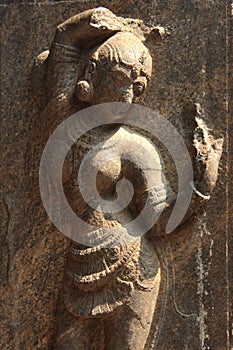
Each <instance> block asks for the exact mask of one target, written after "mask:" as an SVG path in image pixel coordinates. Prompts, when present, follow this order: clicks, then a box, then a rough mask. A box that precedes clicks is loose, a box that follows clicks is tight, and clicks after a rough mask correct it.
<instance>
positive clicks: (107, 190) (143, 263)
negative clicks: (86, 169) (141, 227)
mask: <svg viewBox="0 0 233 350" xmlns="http://www.w3.org/2000/svg"><path fill="white" fill-rule="evenodd" d="M125 143H126V144H127V145H128V146H127V148H128V150H129V149H130V148H132V151H129V153H130V152H131V153H132V155H128V157H131V158H132V163H134V162H135V160H133V157H134V155H133V154H134V148H135V147H136V149H137V146H138V145H139V144H140V145H143V148H144V149H145V150H147V152H148V154H150V156H152V158H153V161H155V160H156V164H154V166H155V170H154V171H155V172H158V169H156V167H157V168H158V167H159V169H160V168H161V167H160V158H159V155H158V152H157V150H156V149H155V147H154V146H153V145H152V144H151V143H150V142H149V141H148V140H147V139H146V138H144V137H143V136H140V135H139V134H137V133H136V132H131V131H130V130H129V129H127V128H126V127H120V128H119V129H115V130H111V129H109V130H108V129H106V130H104V132H103V133H102V137H100V131H98V130H97V131H91V132H90V133H89V134H86V135H84V136H83V137H82V138H81V139H80V140H79V142H78V143H77V144H75V146H74V147H73V149H72V151H71V152H70V154H69V155H68V157H67V160H66V164H65V167H64V188H65V192H66V196H67V199H68V201H69V202H70V204H71V206H72V208H73V209H74V210H75V211H76V212H77V214H78V215H79V216H80V217H81V218H82V219H83V220H85V221H86V222H88V223H89V224H91V225H96V226H101V227H104V228H108V229H109V231H111V232H112V238H113V239H114V235H116V234H119V233H121V232H124V227H123V225H124V224H126V223H127V222H129V221H132V220H133V218H134V217H136V216H137V215H138V208H137V206H136V207H135V205H134V203H131V205H130V206H129V207H128V208H127V209H125V210H122V211H121V212H118V213H113V214H107V215H106V214H104V213H102V212H98V211H96V210H94V209H91V208H90V207H89V206H88V205H87V204H86V203H85V202H84V200H83V199H82V196H81V193H80V190H79V185H78V181H77V179H78V169H79V166H80V164H81V162H82V160H83V157H84V156H85V155H86V154H87V152H89V151H90V150H91V149H93V147H95V146H96V145H98V146H97V148H96V149H97V152H96V154H97V155H96V157H95V158H94V160H93V164H92V165H93V167H97V168H98V170H99V172H98V176H97V188H98V191H99V192H100V194H101V195H102V196H105V198H107V199H112V198H114V194H115V186H116V183H117V182H118V180H119V179H121V178H122V177H124V176H125V174H123V173H122V172H123V171H122V169H123V161H124V159H123V158H124V155H123V154H122V151H121V150H122V149H125V146H126V145H125ZM122 146H123V147H122ZM106 152H107V153H108V155H111V157H109V158H112V159H111V160H109V161H104V160H105V159H106ZM148 154H147V155H146V154H145V156H144V157H147V156H148ZM139 158H140V157H139ZM139 158H138V159H137V160H136V162H138V163H139V164H138V165H139V166H140V162H142V161H144V159H139ZM141 158H142V157H141ZM128 163H129V167H128V168H127V169H128V170H126V172H127V171H129V172H132V173H131V174H129V175H127V174H126V175H127V176H128V177H129V178H130V179H131V178H132V179H134V176H136V177H137V176H138V175H137V174H136V171H135V174H134V173H133V171H132V170H133V168H132V169H131V168H130V166H131V165H130V161H129V162H128ZM87 176H88V175H87ZM159 178H160V177H159ZM131 181H133V180H131ZM135 181H137V183H136V185H137V191H139V192H140V191H141V193H142V194H143V193H144V192H145V189H144V187H143V186H144V185H143V184H142V186H141V189H140V186H138V183H140V181H139V182H138V179H137V180H136V178H135ZM162 185H163V184H162V183H158V184H157V188H158V189H159V188H160V187H161V188H162ZM158 193H159V191H158ZM141 197H142V196H141ZM160 198H161V201H164V199H165V198H166V192H165V190H164V189H162V191H161V196H160ZM140 200H141V202H142V198H141V199H140ZM77 229H78V228H77ZM112 238H111V239H112ZM158 279H159V266H158V259H157V257H156V253H155V250H154V248H153V247H152V244H151V243H150V241H149V240H148V239H147V238H146V237H141V238H140V237H139V238H136V239H134V240H132V241H131V242H128V243H127V244H125V245H120V246H119V245H114V246H113V247H111V248H101V247H90V248H87V247H84V246H81V245H79V244H78V243H75V242H73V241H72V243H71V246H70V250H69V256H68V264H67V268H66V277H65V284H64V304H65V306H66V308H67V309H68V310H69V311H71V312H72V313H73V314H76V315H97V314H104V313H109V312H111V311H113V310H114V309H116V308H117V307H118V306H120V305H122V304H123V303H125V302H126V301H127V300H129V298H130V297H131V296H132V294H133V292H134V290H135V289H140V290H143V291H145V292H146V291H149V290H151V289H152V288H153V286H154V285H155V283H156V282H158V281H157V280H158Z"/></svg>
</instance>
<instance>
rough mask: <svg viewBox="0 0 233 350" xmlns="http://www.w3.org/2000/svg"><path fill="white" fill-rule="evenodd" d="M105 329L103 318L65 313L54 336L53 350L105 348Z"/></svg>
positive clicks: (93, 349) (100, 349) (97, 349)
mask: <svg viewBox="0 0 233 350" xmlns="http://www.w3.org/2000/svg"><path fill="white" fill-rule="evenodd" d="M103 349H104V329H103V324H102V321H101V319H99V318H93V317H83V316H80V317H74V316H72V315H71V314H69V313H68V312H65V313H64V314H63V317H62V319H61V320H60V324H59V327H58V330H57V334H56V335H55V338H54V345H53V350H103Z"/></svg>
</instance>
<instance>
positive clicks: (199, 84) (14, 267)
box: [0, 0, 233, 350]
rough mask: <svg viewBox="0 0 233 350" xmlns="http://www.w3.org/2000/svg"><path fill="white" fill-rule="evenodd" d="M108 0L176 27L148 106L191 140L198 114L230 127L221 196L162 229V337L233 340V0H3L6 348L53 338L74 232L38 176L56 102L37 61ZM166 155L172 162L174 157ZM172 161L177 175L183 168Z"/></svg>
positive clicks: (163, 48) (215, 125) (160, 345)
mask: <svg viewBox="0 0 233 350" xmlns="http://www.w3.org/2000/svg"><path fill="white" fill-rule="evenodd" d="M97 6H106V7H107V8H108V9H110V10H112V11H113V12H114V13H116V14H118V15H121V16H123V17H132V18H140V19H143V20H144V22H145V23H146V24H148V25H150V26H156V25H158V24H159V25H161V26H163V27H164V28H165V29H166V30H167V32H170V34H169V35H166V36H165V37H164V39H161V40H157V41H153V42H148V46H149V48H150V50H151V54H152V56H153V61H154V74H153V78H152V81H151V85H150V89H149V91H148V94H147V95H146V98H145V100H144V102H143V103H144V105H145V106H147V107H150V108H152V109H156V110H158V111H159V112H160V114H161V115H162V116H164V117H165V118H168V119H169V120H170V121H171V122H172V123H173V125H174V126H176V127H177V129H178V130H179V132H180V133H181V134H182V136H184V138H185V139H186V141H187V143H188V142H189V141H190V140H191V139H192V130H193V129H194V127H195V124H194V118H195V116H196V115H201V116H202V117H203V118H204V119H205V121H206V123H207V125H208V127H210V128H211V129H212V131H211V133H212V135H213V136H214V138H215V139H218V138H221V137H224V147H225V148H224V153H223V156H222V158H221V163H220V169H219V178H218V181H217V184H216V187H215V189H214V191H213V193H212V194H211V199H210V201H209V202H208V203H207V204H206V205H205V206H204V207H203V208H202V209H201V212H199V215H198V216H196V217H193V218H192V219H191V220H189V221H188V222H186V223H185V224H184V225H183V226H182V227H180V229H179V230H178V231H176V232H174V233H172V234H171V235H169V236H166V237H165V238H163V239H162V238H161V239H160V240H158V246H159V247H160V249H161V250H162V252H163V253H162V256H163V259H164V261H163V274H164V276H165V279H164V281H165V283H164V284H163V285H162V286H161V289H160V303H159V304H158V314H159V316H158V332H157V334H156V338H155V339H154V345H153V347H152V348H153V349H161V350H162V349H193V350H195V349H213V350H215V349H216V350H219V349H230V348H231V346H232V343H231V342H232V331H231V319H230V316H231V315H232V313H231V306H232V301H231V300H232V248H233V244H232V243H233V242H232V235H231V233H232V232H231V231H232V217H233V216H232V199H231V198H232V189H233V188H232V179H231V176H228V175H229V174H231V169H232V144H233V142H232V120H231V118H230V112H231V111H232V99H231V98H230V96H231V95H230V94H231V93H232V88H231V87H232V79H231V78H232V76H231V75H230V71H231V70H232V56H231V55H230V53H231V52H232V46H229V49H230V50H229V49H228V50H229V51H227V52H226V45H229V43H228V42H227V40H226V35H229V33H230V32H229V30H230V27H229V24H230V22H229V20H228V16H229V17H230V11H231V9H230V3H229V4H228V3H226V4H225V2H223V1H222V0H218V1H217V0H216V1H207V0H205V1H201V0H196V1H189V2H187V1H185V0H176V1H170V0H166V1H147V2H144V1H137V2H134V1H131V0H130V1H128V2H127V3H126V2H125V1H120V0H119V1H116V2H112V1H93V2H88V1H85V2H84V1H80V2H76V1H75V2H63V1H62V2H59V1H58V2H44V3H39V2H34V3H30V2H24V3H23V4H19V3H17V1H3V2H2V5H1V8H0V9H1V15H2V16H1V17H2V27H3V30H2V47H1V54H2V61H1V74H2V105H3V119H2V131H3V133H2V141H3V148H2V149H3V160H4V161H3V163H4V164H3V165H4V168H3V170H2V185H3V186H2V187H3V196H2V201H1V208H2V209H1V213H2V220H1V227H2V233H1V236H0V242H1V247H2V249H1V274H0V277H1V297H2V298H1V299H2V303H1V338H0V339H1V340H0V347H1V348H2V349H51V348H52V343H53V339H54V333H55V329H56V325H55V320H56V310H57V305H58V304H59V302H60V298H61V289H62V281H63V273H64V265H65V258H66V256H65V252H66V244H67V240H66V239H65V237H64V236H63V235H62V234H60V233H58V232H57V230H56V229H55V228H54V227H53V226H52V225H51V223H50V222H49V219H48V218H47V215H46V213H45V210H44V209H43V206H42V205H41V200H40V194H39V191H38V183H36V182H35V181H34V180H33V182H32V181H31V179H32V177H30V173H31V172H32V171H33V169H32V166H31V164H30V159H31V158H30V157H31V156H30V155H31V154H32V153H33V147H34V144H36V140H35V139H33V137H34V130H35V128H37V125H38V123H39V120H38V116H39V115H40V114H41V108H42V107H41V106H43V104H44V94H43V87H44V86H43V84H44V77H43V74H42V73H43V71H42V72H41V70H39V69H38V67H35V65H34V62H35V58H36V56H37V55H38V54H40V53H41V52H43V51H44V50H46V49H49V48H50V46H51V43H52V40H53V37H54V33H55V30H56V26H57V25H58V24H60V23H62V22H63V21H64V20H66V19H67V18H69V17H71V16H73V15H75V14H77V13H80V12H82V11H84V10H87V9H90V8H93V7H97ZM226 7H227V9H228V13H226ZM227 24H228V26H227ZM230 39H231V37H229V39H228V40H229V41H230ZM227 56H228V57H227ZM227 60H228V62H229V71H226V62H227ZM37 64H38V65H39V64H40V62H39V61H38V63H37ZM33 70H34V72H33ZM38 71H39V72H40V73H39V74H38V76H37V79H36V82H35V75H36V73H37V72H38ZM45 72H46V69H45V71H44V74H45ZM228 75H229V77H228ZM32 77H34V78H32ZM229 78H230V79H229ZM33 79H34V80H33ZM228 79H229V80H228ZM226 82H228V86H227V84H226ZM227 89H228V91H227ZM227 103H228V104H229V110H228V113H227ZM164 156H165V155H164ZM167 157H168V156H167ZM165 163H166V164H169V158H168V160H167V161H166V160H165ZM166 171H167V172H168V176H169V177H170V179H171V180H170V181H171V182H172V178H173V177H174V178H175V176H174V175H172V168H170V167H169V166H168V169H167V170H166ZM174 183H175V179H174ZM174 187H175V185H174ZM227 218H228V219H229V221H227ZM120 322H121V320H120V319H119V323H120ZM156 322H157V320H156ZM109 328H111V327H109ZM97 331H98V330H97ZM108 331H109V329H107V330H106V332H107V333H108ZM100 343H101V342H100ZM95 346H96V345H95ZM101 346H102V344H99V347H97V349H101ZM92 348H93V349H94V345H93V347H92ZM112 348H114V347H112Z"/></svg>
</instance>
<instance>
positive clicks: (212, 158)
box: [193, 117, 223, 195]
mask: <svg viewBox="0 0 233 350" xmlns="http://www.w3.org/2000/svg"><path fill="white" fill-rule="evenodd" d="M196 123H197V127H196V129H195V131H194V142H193V144H194V147H195V150H196V161H195V164H194V174H195V175H194V176H195V185H196V189H197V190H198V191H199V192H200V193H202V194H203V195H209V193H210V192H211V190H212V189H213V188H214V185H215V183H216V180H217V176H218V168H219V161H220V158H221V155H222V145H223V139H217V140H214V138H213V137H212V136H211V135H210V134H209V132H208V128H207V126H206V123H205V122H204V120H203V119H202V118H200V117H196Z"/></svg>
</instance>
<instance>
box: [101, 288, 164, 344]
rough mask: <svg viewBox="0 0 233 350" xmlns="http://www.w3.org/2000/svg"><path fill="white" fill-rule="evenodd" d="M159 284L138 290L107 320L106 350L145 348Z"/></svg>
mask: <svg viewBox="0 0 233 350" xmlns="http://www.w3.org/2000/svg"><path fill="white" fill-rule="evenodd" d="M158 289H159V288H158V286H155V287H154V288H153V289H152V290H151V291H149V292H143V291H136V292H135V294H134V297H132V299H131V301H130V302H129V303H128V304H127V305H124V307H122V308H121V310H119V311H118V313H116V314H115V317H114V315H112V317H110V318H109V319H107V320H106V321H105V337H106V338H105V350H113V349H114V350H143V349H144V346H145V343H146V339H147V337H148V335H149V331H150V326H151V323H152V319H153V314H154V311H155V308H156V301H157V297H158Z"/></svg>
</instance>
